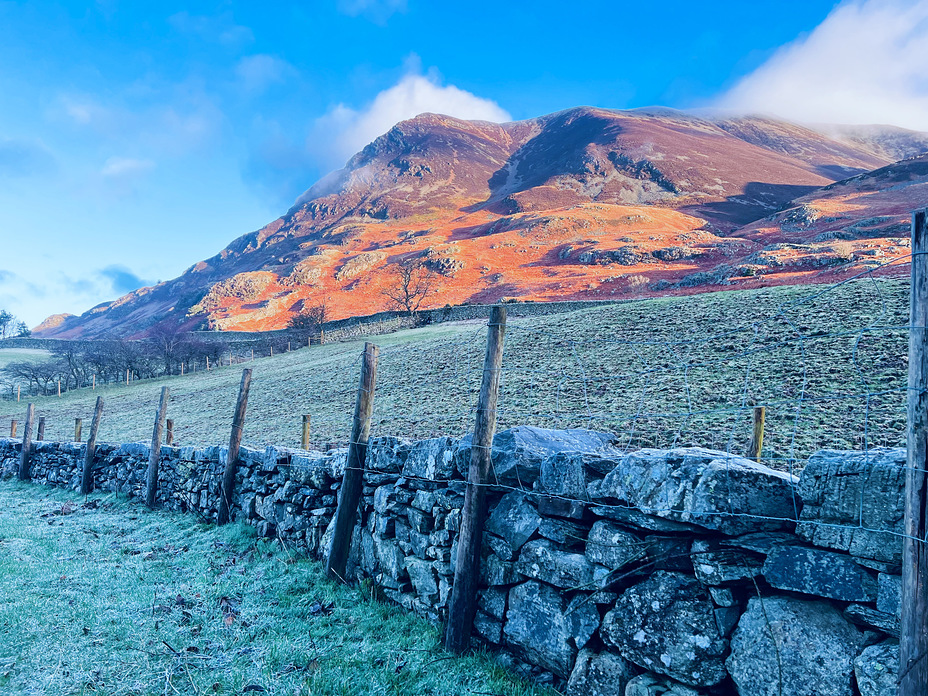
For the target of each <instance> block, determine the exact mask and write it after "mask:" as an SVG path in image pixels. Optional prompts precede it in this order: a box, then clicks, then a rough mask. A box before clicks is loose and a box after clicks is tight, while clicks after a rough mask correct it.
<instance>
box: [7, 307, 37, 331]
mask: <svg viewBox="0 0 928 696" xmlns="http://www.w3.org/2000/svg"><path fill="white" fill-rule="evenodd" d="M31 333H32V332H31V331H30V330H29V327H28V326H27V325H26V322H24V321H18V320H17V319H16V317H14V316H13V315H12V314H11V313H10V312H8V311H6V310H5V309H0V338H18V337H20V336H29V335H30V334H31Z"/></svg>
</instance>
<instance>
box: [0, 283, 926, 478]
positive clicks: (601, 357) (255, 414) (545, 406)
mask: <svg viewBox="0 0 928 696" xmlns="http://www.w3.org/2000/svg"><path fill="white" fill-rule="evenodd" d="M907 317H908V286H907V280H899V279H875V278H864V279H861V280H856V281H851V282H846V283H843V284H839V285H836V286H796V287H779V288H763V289H759V290H748V291H731V292H719V293H712V294H704V295H698V296H690V297H675V298H662V299H653V300H644V301H641V302H634V303H630V304H623V305H611V306H607V307H597V308H593V309H589V310H583V311H577V312H572V313H567V314H561V315H552V316H546V317H533V318H520V319H513V320H511V321H510V322H509V326H508V329H507V335H506V347H505V354H504V373H503V392H502V395H501V399H500V414H499V423H500V428H504V427H508V426H511V425H516V424H530V425H539V426H544V427H588V428H594V429H602V430H610V431H614V432H616V433H617V435H618V437H619V440H620V441H621V442H623V443H625V444H627V445H628V446H629V447H638V446H662V447H663V446H671V445H673V444H696V445H702V446H706V447H712V448H716V449H722V450H728V451H731V452H743V451H744V449H745V447H746V444H747V442H748V440H749V438H750V430H751V410H752V407H753V406H754V405H755V404H763V405H765V406H766V408H767V424H766V436H765V445H764V456H765V459H766V460H767V462H768V463H769V464H771V465H773V466H777V467H788V466H793V465H796V466H802V463H803V461H804V459H805V458H806V457H808V455H809V454H811V453H812V452H814V451H816V450H817V449H820V448H823V447H836V448H851V449H862V448H865V447H872V446H875V445H887V446H900V445H902V444H903V443H904V439H905V438H904V427H905V378H906V370H907V362H906V354H907V340H908V332H907V330H906V328H905V325H906V324H907V321H908V318H907ZM485 336H486V327H485V322H482V321H475V322H462V323H457V324H440V325H434V326H429V327H424V328H421V329H415V330H409V331H402V332H398V333H394V334H388V335H384V336H381V337H377V339H376V342H377V343H378V344H379V345H380V346H381V356H380V363H379V376H378V383H377V391H376V397H375V415H374V422H373V427H372V435H373V436H378V435H397V436H403V437H410V438H413V437H427V436H430V435H438V434H441V435H462V434H464V433H466V432H469V430H470V428H472V424H473V415H474V414H473V409H474V406H475V403H476V397H477V391H478V387H479V381H480V376H481V370H482V362H483V352H484V349H485ZM362 350H363V344H362V343H361V342H357V343H338V344H332V345H326V346H322V347H319V346H313V347H312V348H308V349H301V350H299V351H294V352H292V353H287V354H284V355H276V356H274V357H273V358H267V357H266V358H261V359H257V360H255V361H254V362H249V363H248V364H247V366H248V367H252V368H253V369H254V382H253V385H252V391H251V397H250V400H249V407H248V416H247V420H246V425H245V441H246V443H249V444H251V445H254V446H263V445H264V444H267V443H274V444H279V445H292V446H297V445H298V444H299V437H300V419H301V415H302V414H304V413H306V414H310V415H311V417H312V429H313V437H312V439H313V442H314V443H315V444H317V445H318V444H319V443H323V442H340V443H344V442H346V441H347V438H348V433H349V432H350V426H351V414H352V411H353V405H354V395H355V390H356V389H357V382H358V372H359V367H360V355H361V352H362ZM241 367H242V366H241V365H234V366H232V367H228V366H225V367H222V368H219V369H215V370H213V371H211V372H210V373H203V372H198V373H196V374H193V375H186V376H184V377H173V378H168V379H163V380H156V381H150V382H137V383H133V384H132V385H131V386H130V387H125V386H118V387H117V386H114V387H107V388H105V389H101V390H98V391H97V393H96V394H102V395H103V396H104V398H105V399H106V411H105V415H104V419H103V425H102V428H101V431H100V438H101V439H102V440H105V441H133V440H146V439H150V437H151V435H150V433H151V427H152V420H153V415H154V412H155V408H156V405H157V399H158V395H159V389H160V386H161V385H162V384H167V385H169V386H170V387H171V404H170V408H169V414H168V415H169V417H171V418H173V419H174V421H175V424H176V425H175V434H176V441H177V442H178V443H180V444H183V445H189V444H199V443H206V444H221V443H224V442H226V441H227V440H228V437H229V427H230V423H231V417H232V410H233V407H234V402H235V398H236V394H237V391H238V384H239V381H240V375H241ZM96 394H95V393H93V392H91V391H89V390H82V391H78V392H72V393H69V394H66V395H64V396H63V397H62V398H60V399H58V398H56V397H48V398H39V399H37V400H36V406H37V409H38V413H39V414H40V415H46V416H47V417H48V426H47V430H46V433H47V435H46V437H47V439H66V438H68V437H70V436H71V435H70V434H71V433H73V419H74V418H75V417H82V418H84V423H85V426H84V427H85V432H86V428H87V424H88V423H89V419H90V415H91V413H92V410H93V403H94V399H95V397H96ZM17 408H18V410H16V409H17ZM24 411H25V404H24V403H22V404H18V405H17V404H15V403H13V404H11V403H10V402H8V401H7V402H0V428H8V426H7V425H6V424H5V421H6V420H7V419H9V418H10V417H13V416H14V415H15V416H16V417H18V418H19V419H20V420H22V413H21V412H24Z"/></svg>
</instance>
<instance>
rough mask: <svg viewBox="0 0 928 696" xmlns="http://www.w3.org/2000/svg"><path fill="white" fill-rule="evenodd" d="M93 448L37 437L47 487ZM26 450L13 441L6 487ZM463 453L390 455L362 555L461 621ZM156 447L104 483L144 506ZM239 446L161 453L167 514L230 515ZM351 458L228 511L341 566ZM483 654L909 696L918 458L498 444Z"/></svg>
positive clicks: (620, 680)
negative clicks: (906, 637)
mask: <svg viewBox="0 0 928 696" xmlns="http://www.w3.org/2000/svg"><path fill="white" fill-rule="evenodd" d="M83 447H84V446H83V445H80V444H74V443H56V442H39V443H36V445H35V450H34V453H33V455H32V476H33V480H34V481H35V482H37V483H44V484H47V485H53V486H59V487H63V488H66V489H71V490H77V488H78V486H79V479H80V467H81V462H82V460H83ZM20 449H21V444H20V441H18V440H11V439H0V474H2V475H4V476H13V475H14V474H15V472H16V469H17V466H18V461H19V453H20ZM469 451H470V446H469V441H468V439H467V438H464V439H463V440H460V441H459V440H456V439H452V438H432V439H429V440H421V441H416V442H408V441H405V440H400V439H396V438H380V439H376V440H373V441H372V442H371V445H370V447H369V448H368V453H367V460H366V471H365V474H364V489H363V499H362V503H361V510H360V512H361V514H360V519H359V524H358V526H357V527H356V530H355V535H354V541H353V544H352V550H351V557H350V560H349V573H350V575H351V576H352V577H354V578H359V579H360V578H370V579H371V580H372V581H373V582H374V583H375V584H376V585H377V586H379V587H380V588H382V591H383V593H384V594H385V595H386V597H388V598H389V599H391V600H393V601H394V602H396V603H398V604H400V605H402V606H403V607H405V608H407V609H409V610H411V611H414V612H416V613H418V614H420V615H422V616H424V617H426V618H428V619H430V620H432V621H436V622H438V621H441V620H442V619H443V618H444V617H445V613H446V608H447V603H448V599H449V596H450V591H451V583H452V580H453V575H454V561H455V553H456V547H455V544H456V539H457V533H458V530H459V529H460V524H461V506H462V503H463V500H464V491H465V481H464V473H463V472H464V469H465V466H466V462H467V460H468V456H469ZM148 454H149V448H148V446H147V445H145V444H142V443H130V444H122V445H113V444H102V445H99V446H98V448H97V454H96V457H95V465H94V483H95V487H96V488H98V489H101V490H105V491H118V492H121V493H125V494H128V495H133V496H137V497H140V498H141V497H142V496H143V488H144V472H145V467H146V465H147V460H148ZM225 458H226V448H223V447H209V448H205V449H195V448H191V447H180V448H178V447H163V448H162V455H161V472H162V473H161V480H160V489H159V496H158V499H159V502H160V504H161V505H163V506H164V507H165V508H168V509H172V510H180V511H186V512H190V513H193V514H195V515H197V516H198V517H200V518H202V519H204V520H213V519H215V518H216V514H217V506H218V500H219V483H220V480H221V474H222V470H223V468H224V466H225ZM346 458H347V457H346V450H334V451H331V452H327V453H322V452H305V451H302V450H294V449H286V448H280V447H268V448H267V449H265V450H264V451H257V450H252V449H247V448H244V449H243V450H242V454H241V466H240V468H239V475H238V478H237V481H236V488H235V498H234V510H233V516H234V517H235V518H236V519H238V520H241V521H243V522H246V523H248V524H251V525H254V526H255V527H257V530H258V532H259V533H260V534H261V535H263V536H270V537H274V536H276V537H280V538H281V539H283V540H285V541H286V542H287V543H288V544H289V545H291V546H293V547H296V548H299V549H301V550H303V551H304V552H305V553H307V554H310V555H314V556H321V555H324V552H325V548H326V544H327V542H328V536H327V531H328V529H329V527H330V523H331V521H332V519H333V516H334V512H335V508H336V500H337V495H338V489H339V486H340V481H341V477H342V474H343V473H344V468H345V462H346ZM493 464H494V470H495V474H496V476H497V479H496V480H495V482H494V483H495V484H496V485H494V486H493V487H492V489H491V496H490V515H489V518H488V520H487V530H486V534H485V538H484V549H483V559H482V581H481V588H480V596H479V610H478V613H477V617H476V622H475V634H474V637H473V639H474V641H475V642H476V643H478V644H479V643H482V644H488V645H490V646H492V647H493V648H494V649H496V650H498V651H499V652H500V654H501V657H502V659H504V660H508V661H509V663H510V664H511V665H512V666H513V667H515V668H516V669H522V670H525V671H527V672H529V673H530V676H533V677H535V678H536V679H540V680H549V681H555V682H557V683H559V684H560V685H562V686H563V685H565V684H566V690H567V693H568V694H570V695H572V696H580V695H581V694H593V695H599V696H613V695H616V696H661V695H664V696H722V695H723V694H739V695H740V696H748V695H750V696H754V695H755V694H778V693H782V694H784V696H787V695H789V696H792V695H803V696H805V695H811V694H816V695H817V696H855V695H856V694H860V695H861V696H874V695H876V694H880V695H885V696H890V695H891V694H895V674H896V671H897V664H898V643H897V641H896V638H897V636H898V630H899V628H898V626H899V624H898V621H899V618H898V617H899V592H900V577H899V573H900V562H901V561H900V558H901V547H902V543H901V536H900V534H901V532H902V516H903V513H902V505H903V503H902V500H903V496H902V492H903V487H904V471H905V469H904V465H905V451H904V450H898V449H885V450H871V451H870V452H869V453H861V452H839V451H830V450H826V451H822V452H819V453H818V454H816V455H814V456H813V457H812V458H811V459H810V461H809V463H808V465H807V466H806V468H805V469H804V470H803V472H802V475H801V477H800V478H798V479H797V478H796V477H792V476H789V475H787V474H784V473H780V472H775V471H772V470H770V469H767V468H766V467H763V466H761V465H758V464H755V463H753V462H750V461H748V460H745V459H742V458H740V457H737V456H734V455H728V454H725V453H721V452H713V451H709V450H705V449H699V448H684V449H675V450H669V451H666V450H648V449H646V450H639V451H635V452H631V453H624V452H622V451H620V450H618V449H616V448H615V447H614V445H613V443H612V441H611V438H610V436H609V435H608V434H605V433H596V432H591V431H584V430H567V431H552V430H543V429H538V428H532V427H518V428H513V429H511V430H506V431H503V432H500V433H498V434H497V436H496V439H495V440H494V451H493Z"/></svg>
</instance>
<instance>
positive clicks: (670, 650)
mask: <svg viewBox="0 0 928 696" xmlns="http://www.w3.org/2000/svg"><path fill="white" fill-rule="evenodd" d="M714 609H715V607H714V605H713V604H712V601H711V599H710V598H709V594H708V593H707V592H706V591H705V589H704V588H703V587H702V585H700V584H699V582H698V581H697V580H696V579H695V578H692V577H689V576H687V575H683V574H682V573H667V572H664V571H658V572H656V573H654V574H653V575H651V576H650V577H649V578H648V579H646V580H644V581H643V582H640V583H638V584H637V585H634V586H633V587H630V588H629V589H627V590H626V591H625V592H623V593H622V594H621V595H620V596H619V598H618V600H617V601H616V603H615V608H614V609H613V610H612V611H610V612H609V613H608V614H606V617H605V618H604V619H603V625H602V627H601V629H600V635H601V636H602V639H603V641H605V642H606V644H607V645H611V646H613V647H615V648H616V649H617V650H618V651H619V653H621V655H622V656H623V657H624V658H625V659H627V660H630V661H631V662H634V663H635V664H637V665H639V666H641V667H644V668H645V669H647V670H650V671H652V672H658V673H660V674H664V675H667V676H669V677H671V678H673V679H676V680H678V681H681V682H683V683H684V684H688V685H690V686H712V685H714V684H718V683H719V682H721V681H722V680H723V679H724V678H725V676H726V673H725V665H724V655H725V651H726V648H727V641H725V639H724V638H723V637H722V636H721V635H720V633H719V629H718V626H717V624H716V619H715V613H714Z"/></svg>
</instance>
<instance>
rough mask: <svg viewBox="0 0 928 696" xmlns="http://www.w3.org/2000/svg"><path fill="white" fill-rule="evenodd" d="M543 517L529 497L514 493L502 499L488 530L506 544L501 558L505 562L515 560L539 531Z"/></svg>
mask: <svg viewBox="0 0 928 696" xmlns="http://www.w3.org/2000/svg"><path fill="white" fill-rule="evenodd" d="M540 524H541V517H540V516H539V515H538V511H537V510H536V509H535V506H534V505H532V504H531V502H529V497H528V496H527V495H525V494H523V493H519V492H516V491H512V492H510V493H507V494H506V495H504V496H503V497H502V499H501V500H500V501H499V503H497V505H496V507H495V508H493V512H491V513H490V518H489V519H488V520H487V524H486V530H487V531H488V532H489V533H491V534H495V535H497V536H498V537H500V538H501V539H502V540H503V542H504V544H503V545H502V546H503V548H502V549H500V553H499V556H500V558H502V559H503V560H504V561H511V560H513V559H514V558H515V557H516V556H517V555H518V553H519V550H520V549H521V548H522V546H523V545H524V544H525V542H526V541H528V540H529V539H530V538H531V536H532V534H534V533H535V532H536V531H538V526H539V525H540Z"/></svg>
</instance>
